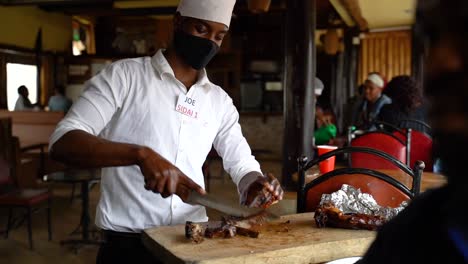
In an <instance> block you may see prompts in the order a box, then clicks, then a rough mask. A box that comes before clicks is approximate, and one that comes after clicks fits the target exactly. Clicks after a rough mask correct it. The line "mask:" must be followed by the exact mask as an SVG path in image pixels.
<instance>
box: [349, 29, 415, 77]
mask: <svg viewBox="0 0 468 264" xmlns="http://www.w3.org/2000/svg"><path fill="white" fill-rule="evenodd" d="M370 72H380V73H381V74H382V75H383V76H384V77H385V79H386V80H387V81H390V80H391V79H392V78H393V77H395V76H398V75H403V74H404V75H411V31H392V32H379V33H368V34H365V35H364V38H363V39H361V55H360V58H359V75H358V83H363V82H364V80H365V79H366V77H367V74H368V73H370Z"/></svg>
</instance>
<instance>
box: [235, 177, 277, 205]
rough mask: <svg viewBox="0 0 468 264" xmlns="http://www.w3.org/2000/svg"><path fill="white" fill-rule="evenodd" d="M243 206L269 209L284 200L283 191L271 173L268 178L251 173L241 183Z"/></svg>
mask: <svg viewBox="0 0 468 264" xmlns="http://www.w3.org/2000/svg"><path fill="white" fill-rule="evenodd" d="M239 190H240V195H241V204H242V205H246V206H248V207H263V208H267V207H268V206H270V205H272V204H273V203H276V202H278V201H279V200H282V199H283V193H284V192H283V189H282V188H281V185H280V183H279V181H278V180H277V179H276V178H275V177H274V176H273V174H271V173H267V175H266V176H264V175H261V174H260V173H258V172H250V173H248V174H247V175H245V176H244V177H243V178H242V180H241V182H240V183H239Z"/></svg>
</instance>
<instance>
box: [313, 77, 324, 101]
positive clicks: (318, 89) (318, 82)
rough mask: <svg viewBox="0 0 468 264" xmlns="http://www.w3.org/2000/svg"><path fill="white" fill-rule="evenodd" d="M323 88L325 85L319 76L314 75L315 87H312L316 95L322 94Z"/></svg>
mask: <svg viewBox="0 0 468 264" xmlns="http://www.w3.org/2000/svg"><path fill="white" fill-rule="evenodd" d="M323 88H325V85H323V82H322V81H321V80H320V79H319V78H317V77H315V88H314V89H315V95H317V96H320V95H322V92H323Z"/></svg>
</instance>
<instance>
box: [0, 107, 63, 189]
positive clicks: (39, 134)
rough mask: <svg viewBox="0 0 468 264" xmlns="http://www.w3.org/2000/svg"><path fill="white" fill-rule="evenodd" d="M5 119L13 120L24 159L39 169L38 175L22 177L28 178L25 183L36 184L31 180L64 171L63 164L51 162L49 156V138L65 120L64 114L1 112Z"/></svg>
mask: <svg viewBox="0 0 468 264" xmlns="http://www.w3.org/2000/svg"><path fill="white" fill-rule="evenodd" d="M4 117H9V118H11V119H12V133H13V136H14V137H16V138H18V140H19V148H20V151H21V157H22V159H26V160H32V161H33V162H34V163H35V166H36V168H37V170H36V173H35V174H36V175H29V174H30V173H26V174H22V175H21V177H24V178H27V179H25V182H29V183H30V182H34V180H32V179H31V178H33V179H34V178H36V177H42V175H43V174H45V173H51V172H54V171H59V170H62V169H63V166H62V165H61V164H59V163H57V162H54V161H52V160H50V159H49V156H48V144H49V138H50V136H51V135H52V133H53V132H54V130H55V128H56V126H57V124H58V123H59V122H60V120H62V119H63V117H64V113H63V112H44V111H40V112H39V111H38V112H35V111H7V110H0V118H4ZM28 171H31V170H28ZM33 174H34V173H33ZM28 185H30V184H28ZM28 187H30V186H28Z"/></svg>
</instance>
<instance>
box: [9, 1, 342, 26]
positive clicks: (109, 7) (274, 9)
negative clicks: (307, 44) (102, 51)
mask: <svg viewBox="0 0 468 264" xmlns="http://www.w3.org/2000/svg"><path fill="white" fill-rule="evenodd" d="M271 1H272V2H271V7H270V10H269V12H268V14H269V13H271V14H278V13H284V12H285V11H286V5H287V1H288V0H271ZM289 1H290V0H289ZM178 3H179V0H0V4H3V5H36V6H39V7H40V8H42V9H44V10H46V11H51V12H60V13H65V14H68V15H79V16H94V17H102V16H164V15H166V16H167V15H172V14H174V13H175V11H176V7H177V5H178ZM317 10H318V12H317V16H318V17H317V25H318V28H326V27H328V25H329V21H330V19H331V18H333V17H338V15H337V13H336V11H335V10H334V8H333V6H332V5H331V4H330V2H329V0H317ZM234 14H235V15H236V16H240V17H242V16H255V14H252V13H251V12H249V10H248V9H247V0H237V3H236V7H235V10H234ZM268 14H264V15H263V16H265V15H266V16H267V15H268Z"/></svg>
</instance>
